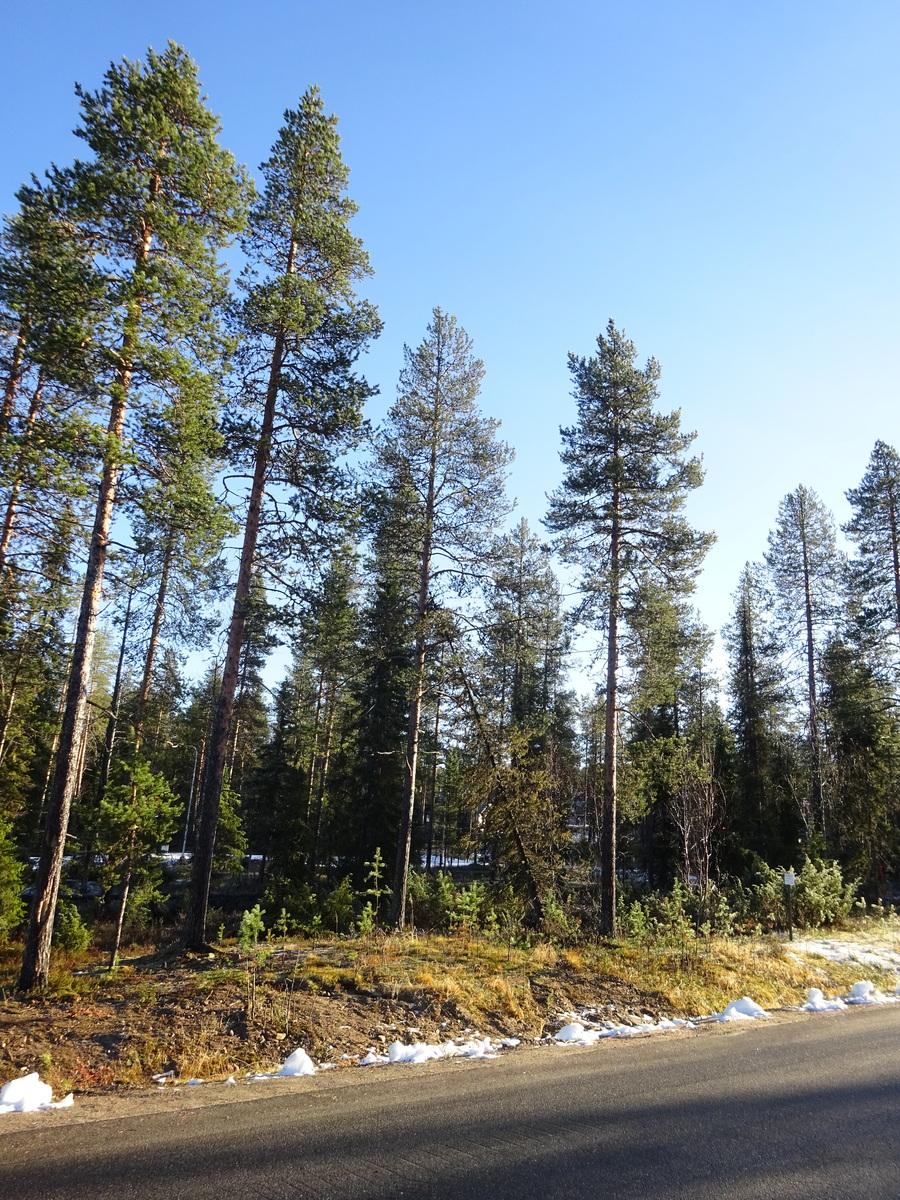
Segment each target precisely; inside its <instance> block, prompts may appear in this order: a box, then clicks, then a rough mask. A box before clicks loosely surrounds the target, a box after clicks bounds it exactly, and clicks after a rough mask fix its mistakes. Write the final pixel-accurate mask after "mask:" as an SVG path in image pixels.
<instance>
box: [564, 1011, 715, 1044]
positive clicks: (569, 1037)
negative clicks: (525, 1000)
mask: <svg viewBox="0 0 900 1200" xmlns="http://www.w3.org/2000/svg"><path fill="white" fill-rule="evenodd" d="M663 1029H696V1026H695V1025H694V1024H693V1022H692V1021H682V1020H681V1019H680V1018H678V1017H676V1018H673V1019H672V1020H670V1019H669V1018H668V1017H663V1018H662V1019H661V1020H660V1021H658V1022H655V1023H654V1022H653V1021H652V1020H651V1019H650V1018H649V1017H646V1018H645V1019H644V1021H643V1022H642V1023H641V1024H640V1025H617V1024H616V1023H615V1022H614V1021H604V1022H603V1024H602V1025H593V1026H592V1027H591V1028H587V1027H586V1026H585V1025H583V1024H582V1023H581V1021H572V1022H570V1023H569V1024H568V1025H564V1026H563V1027H562V1029H560V1031H559V1032H558V1033H555V1034H554V1035H553V1040H554V1041H556V1042H568V1043H573V1044H574V1045H576V1046H593V1044H594V1043H595V1042H598V1041H599V1040H600V1039H601V1038H608V1037H633V1036H634V1035H635V1034H636V1033H652V1032H654V1031H656V1030H663Z"/></svg>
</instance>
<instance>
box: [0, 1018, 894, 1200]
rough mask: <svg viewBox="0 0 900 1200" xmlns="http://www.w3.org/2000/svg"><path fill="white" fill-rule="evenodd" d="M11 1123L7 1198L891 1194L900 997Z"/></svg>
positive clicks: (192, 1091) (531, 1199)
mask: <svg viewBox="0 0 900 1200" xmlns="http://www.w3.org/2000/svg"><path fill="white" fill-rule="evenodd" d="M201 1093H202V1095H201ZM0 1122H2V1124H0V1197H2V1198H3V1200H32V1198H34V1200H38V1198H41V1200H62V1198H66V1200H72V1198H82V1197H83V1198H84V1200H112V1198H115V1200H131V1198H132V1197H134V1198H135V1200H137V1198H140V1200H182V1198H183V1200H214V1198H215V1200H231V1198H232V1197H234V1198H237V1197H240V1198H241V1200H254V1198H256V1197H260V1198H262V1200H288V1198H290V1200H396V1198H398V1197H410V1198H413V1200H431V1198H435V1200H436V1198H441V1200H470V1198H471V1200H475V1198H476V1197H477V1198H478V1200H483V1198H484V1200H513V1198H514V1200H556V1198H559V1200H563V1198H565V1200H581V1198H584V1200H632V1198H633V1200H638V1198H640V1200H663V1198H665V1200H680V1198H682V1197H683V1198H685V1200H686V1198H687V1197H690V1198H691V1200H712V1198H713V1197H716V1198H717V1200H722V1198H723V1197H727V1198H728V1200H751V1198H753V1200H757V1198H759V1200H763V1198H764V1200H781V1198H782V1197H784V1198H785V1200H787V1198H788V1197H790V1198H791V1200H807V1198H810V1200H812V1198H814V1200H856V1198H857V1197H858V1198H859V1200H863V1198H865V1200H898V1198H900V1005H898V1006H897V1007H894V1006H891V1007H888V1008H881V1009H875V1008H873V1009H861V1010H855V1011H851V1012H847V1013H834V1014H822V1015H817V1016H810V1017H802V1018H795V1019H790V1020H786V1021H782V1022H775V1021H770V1022H767V1021H758V1022H754V1023H752V1024H751V1023H750V1022H747V1023H746V1024H742V1025H741V1026H739V1027H738V1026H724V1027H723V1026H718V1027H716V1028H715V1029H713V1030H701V1031H698V1032H697V1033H696V1034H677V1035H667V1034H662V1035H660V1034H657V1035H653V1036H650V1037H647V1038H640V1039H634V1040H632V1041H613V1040H612V1039H610V1040H609V1041H605V1042H601V1043H600V1044H599V1045H598V1046H597V1047H594V1048H581V1047H578V1048H575V1047H573V1048H569V1047H566V1048H559V1049H556V1048H546V1049H543V1048H541V1049H527V1050H518V1051H513V1052H511V1053H508V1054H507V1055H506V1056H505V1057H503V1058H502V1059H500V1060H497V1061H487V1062H484V1061H476V1062H462V1061H449V1062H445V1063H435V1064H428V1065H426V1066H419V1067H416V1066H408V1065H398V1066H394V1067H383V1068H366V1069H365V1071H363V1070H353V1071H346V1072H340V1073H339V1072H334V1073H327V1074H320V1075H318V1076H317V1077H316V1078H314V1079H308V1080H273V1081H271V1082H266V1083H257V1084H253V1085H240V1086H239V1087H237V1088H224V1087H222V1086H221V1085H207V1086H204V1088H180V1089H179V1090H178V1092H177V1093H172V1094H165V1095H163V1094H156V1093H154V1094H151V1095H150V1096H147V1097H144V1098H140V1097H139V1098H135V1099H131V1100H128V1101H124V1102H122V1101H115V1100H107V1101H104V1102H103V1103H98V1102H91V1101H88V1100H81V1101H77V1102H76V1107H75V1108H74V1109H69V1110H63V1111H59V1112H53V1113H36V1114H32V1115H28V1116H19V1115H17V1114H16V1115H12V1114H11V1115H8V1116H3V1117H0ZM17 1122H19V1123H20V1124H18V1125H17V1124H16V1123H17Z"/></svg>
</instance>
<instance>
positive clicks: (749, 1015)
mask: <svg viewBox="0 0 900 1200" xmlns="http://www.w3.org/2000/svg"><path fill="white" fill-rule="evenodd" d="M768 1015H769V1014H768V1013H767V1012H766V1010H765V1009H764V1008H760V1006H759V1005H758V1004H757V1003H756V1001H755V1000H751V999H750V997H749V996H742V997H741V999H740V1000H732V1002H731V1003H730V1004H729V1005H727V1006H726V1007H725V1009H724V1010H723V1011H722V1012H720V1013H713V1014H712V1016H713V1019H714V1020H716V1021H752V1020H754V1019H755V1018H756V1017H767V1016H768Z"/></svg>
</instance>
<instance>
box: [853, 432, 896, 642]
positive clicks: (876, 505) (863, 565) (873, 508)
mask: <svg viewBox="0 0 900 1200" xmlns="http://www.w3.org/2000/svg"><path fill="white" fill-rule="evenodd" d="M847 499H848V500H849V501H850V504H851V505H852V507H853V516H852V518H851V519H850V520H849V521H848V522H847V524H846V525H845V526H844V532H845V533H846V534H848V536H849V537H851V538H852V539H853V541H854V542H855V543H856V547H857V553H858V559H857V561H856V562H855V563H854V564H853V566H854V567H855V570H854V576H855V582H856V583H857V585H858V587H859V589H860V590H861V592H862V594H863V595H864V596H865V598H866V608H867V609H868V610H869V611H868V613H867V614H866V615H867V616H868V618H869V622H870V623H872V624H874V625H875V628H876V629H878V630H883V629H890V630H891V632H892V634H893V636H894V639H895V640H896V639H897V638H898V637H900V455H898V454H897V451H896V450H895V449H894V448H893V446H888V445H887V443H885V442H882V441H880V440H879V441H877V442H876V443H875V448H874V449H873V451H872V455H871V458H870V459H869V465H868V466H867V468H866V473H865V475H863V477H862V480H861V481H860V483H859V486H858V487H855V488H850V490H849V491H848V492H847ZM898 648H900V647H897V646H895V653H896V652H897V649H898Z"/></svg>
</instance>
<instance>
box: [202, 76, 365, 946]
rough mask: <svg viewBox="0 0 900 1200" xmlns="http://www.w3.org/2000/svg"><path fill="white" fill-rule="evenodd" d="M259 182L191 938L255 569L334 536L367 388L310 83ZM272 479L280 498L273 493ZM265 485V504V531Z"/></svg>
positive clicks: (332, 125)
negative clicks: (233, 560) (222, 627)
mask: <svg viewBox="0 0 900 1200" xmlns="http://www.w3.org/2000/svg"><path fill="white" fill-rule="evenodd" d="M284 119H285V124H284V126H283V127H282V129H281V131H280V132H279V135H278V139H277V141H276V143H275V145H274V146H273V148H272V152H271V154H270V157H269V159H268V160H267V161H266V162H265V163H263V165H262V168H261V170H262V174H263V188H262V191H261V193H260V195H259V198H258V200H257V201H256V203H255V204H254V206H253V208H252V209H251V213H250V217H249V221H248V228H247V234H246V236H245V238H244V241H243V249H244V253H245V255H246V257H247V259H248V263H249V265H248V268H247V271H246V272H245V274H244V277H243V281H242V285H243V289H244V299H243V303H242V304H241V305H240V311H239V314H238V325H239V331H240V335H241V339H242V342H241V348H240V351H239V354H238V359H237V374H238V376H239V382H240V387H239V393H238V396H237V403H236V405H235V412H234V414H233V419H232V422H231V428H230V434H231V441H232V454H233V456H234V458H235V459H236V461H237V463H238V465H244V464H245V465H246V467H247V469H248V470H249V471H250V473H251V483H250V489H249V495H248V499H247V513H246V518H245V521H244V537H243V544H242V547H241V555H240V562H239V565H238V576H237V582H236V586H235V592H234V603H233V608H232V615H231V622H230V625H229V630H228V645H227V649H226V654H225V662H224V667H223V671H222V684H221V689H220V693H219V699H218V703H217V707H216V714H215V720H214V724H213V730H212V734H211V737H210V744H209V751H208V754H207V760H206V769H205V772H204V776H203V786H202V790H201V798H200V807H199V821H200V824H199V829H198V835H197V849H196V853H195V856H194V863H193V881H192V902H191V909H190V912H189V914H188V920H187V924H186V928H185V935H186V939H187V942H188V944H189V945H202V944H203V942H204V938H205V932H206V909H207V904H208V898H209V884H210V877H211V872H212V858H213V848H214V845H215V834H216V824H217V821H218V811H219V796H220V792H221V787H222V780H223V778H224V774H225V768H226V755H227V747H228V740H229V735H230V731H231V725H232V717H233V710H234V698H235V691H236V688H237V685H238V674H239V669H240V658H241V646H242V644H243V641H244V633H245V627H246V623H247V618H248V612H249V605H250V600H251V583H252V578H253V573H254V570H256V571H258V572H260V573H262V572H265V571H266V570H269V571H274V572H276V574H277V575H278V579H279V586H281V587H285V586H286V585H288V584H289V582H290V576H291V571H292V568H293V569H297V570H302V568H303V567H304V566H305V565H306V564H307V563H308V559H309V556H310V554H311V553H312V552H313V551H316V552H318V553H321V552H322V550H323V548H325V547H327V546H328V545H329V534H330V535H331V538H330V540H331V542H333V538H334V531H335V527H336V525H338V524H339V522H338V520H337V519H338V518H340V517H341V516H342V515H343V516H347V515H349V507H348V505H347V500H346V492H347V488H346V479H345V476H344V473H343V472H342V471H341V468H340V465H339V459H340V456H341V454H342V452H343V451H344V450H346V449H347V448H348V447H349V445H351V444H352V442H353V440H354V437H355V434H356V431H357V429H358V427H359V424H360V419H361V418H360V410H361V406H362V404H363V402H364V401H365V399H366V398H367V397H368V396H369V395H370V394H371V389H370V388H369V387H368V385H367V384H366V383H365V381H364V380H362V379H361V378H359V377H358V376H356V375H355V374H354V373H353V365H354V363H355V360H356V358H357V357H358V355H359V354H360V353H361V351H362V350H363V348H364V347H365V345H366V343H367V342H368V341H369V339H370V338H371V337H373V336H375V335H377V333H378V332H379V328H380V326H379V323H378V319H377V315H376V313H375V310H374V309H373V308H372V307H371V306H370V305H368V304H365V303H362V302H360V301H358V300H357V299H356V297H355V295H354V292H353V285H354V283H355V282H356V281H357V280H359V279H361V278H363V277H365V276H366V275H367V274H368V273H369V265H368V258H367V256H366V254H365V251H364V250H363V248H362V243H361V241H360V240H359V238H357V237H354V235H353V234H352V232H351V231H350V228H349V223H350V220H351V218H352V217H353V215H354V214H355V212H356V205H355V204H354V203H353V202H352V201H351V200H350V199H348V198H347V197H346V195H345V194H344V193H345V190H346V186H347V176H348V171H347V167H346V166H345V165H344V162H343V160H342V159H341V154H340V139H339V137H338V134H337V118H336V117H333V116H331V117H329V116H326V114H325V109H324V105H323V103H322V99H321V96H320V94H319V91H318V89H317V88H310V89H309V90H308V91H307V92H306V93H305V94H304V95H303V96H302V97H301V99H300V105H299V107H298V109H296V110H293V111H292V110H288V112H286V113H285V118H284ZM273 490H275V491H278V492H279V496H278V497H277V498H276V499H275V501H274V503H273V501H272V492H273ZM267 493H268V495H269V502H270V504H271V505H272V511H271V512H270V513H269V514H268V516H269V517H270V518H271V519H270V520H267V522H266V525H267V526H269V527H270V528H269V529H268V532H267V534H266V536H265V537H263V538H261V531H263V505H264V500H265V499H266V496H267Z"/></svg>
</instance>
